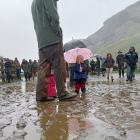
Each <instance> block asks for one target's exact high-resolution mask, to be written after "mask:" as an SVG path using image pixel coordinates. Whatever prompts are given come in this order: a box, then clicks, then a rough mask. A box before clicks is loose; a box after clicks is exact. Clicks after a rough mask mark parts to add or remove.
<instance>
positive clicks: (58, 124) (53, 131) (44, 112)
mask: <svg viewBox="0 0 140 140" xmlns="http://www.w3.org/2000/svg"><path fill="white" fill-rule="evenodd" d="M37 106H38V116H39V121H40V127H41V128H42V129H43V133H42V137H41V140H67V139H68V136H69V134H68V118H67V115H66V114H63V113H59V111H58V105H56V104H51V103H50V104H49V103H48V104H38V105H37Z"/></svg>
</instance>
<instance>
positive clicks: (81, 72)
mask: <svg viewBox="0 0 140 140" xmlns="http://www.w3.org/2000/svg"><path fill="white" fill-rule="evenodd" d="M74 80H75V92H76V93H77V94H79V91H80V89H81V91H82V93H85V92H86V87H85V84H86V81H87V65H86V64H85V63H84V57H83V56H82V55H78V56H77V59H76V64H75V72H74Z"/></svg>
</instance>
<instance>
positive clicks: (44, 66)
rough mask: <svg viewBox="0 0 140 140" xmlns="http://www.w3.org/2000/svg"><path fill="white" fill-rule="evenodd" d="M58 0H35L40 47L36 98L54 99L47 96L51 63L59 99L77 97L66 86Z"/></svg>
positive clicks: (35, 23) (33, 11)
mask: <svg viewBox="0 0 140 140" xmlns="http://www.w3.org/2000/svg"><path fill="white" fill-rule="evenodd" d="M57 1H58V0H33V3H32V16H33V21H34V28H35V31H36V35H37V40H38V48H39V62H40V67H39V72H38V82H37V88H36V100H37V101H46V100H52V98H49V97H47V96H46V94H47V93H46V91H48V90H47V89H46V88H48V86H47V85H48V79H49V75H50V73H51V69H50V67H49V65H51V66H53V67H54V76H55V81H56V88H57V96H58V98H59V100H63V99H69V98H72V97H75V96H76V94H73V95H72V94H71V95H70V94H69V93H68V92H67V91H66V88H65V82H64V75H66V67H65V62H64V55H63V45H62V30H61V28H60V24H59V16H58V12H57Z"/></svg>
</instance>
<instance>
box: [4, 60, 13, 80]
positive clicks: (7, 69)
mask: <svg viewBox="0 0 140 140" xmlns="http://www.w3.org/2000/svg"><path fill="white" fill-rule="evenodd" d="M5 74H6V80H7V82H8V83H10V82H11V80H12V79H13V78H12V63H11V60H10V59H9V58H7V59H6V61H5Z"/></svg>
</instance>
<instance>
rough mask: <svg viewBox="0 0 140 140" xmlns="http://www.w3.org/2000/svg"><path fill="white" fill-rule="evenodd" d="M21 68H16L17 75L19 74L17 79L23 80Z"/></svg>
mask: <svg viewBox="0 0 140 140" xmlns="http://www.w3.org/2000/svg"><path fill="white" fill-rule="evenodd" d="M20 73H21V69H16V75H17V79H19V80H21V75H20Z"/></svg>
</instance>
